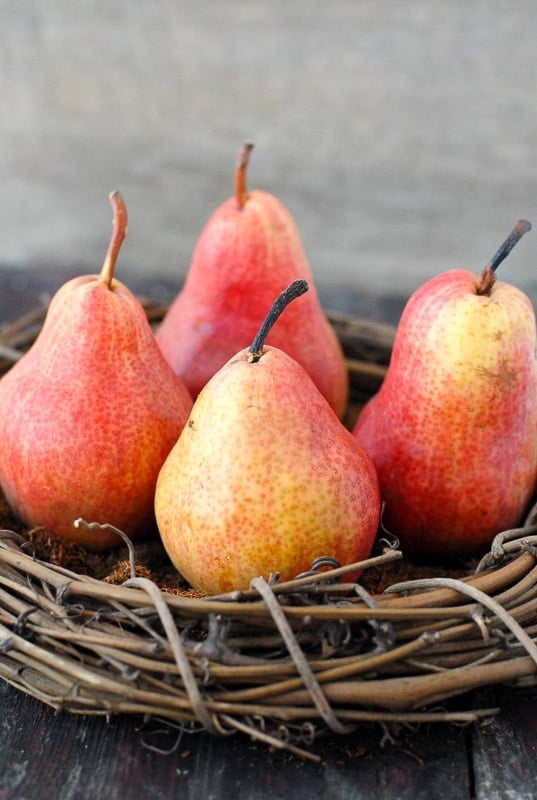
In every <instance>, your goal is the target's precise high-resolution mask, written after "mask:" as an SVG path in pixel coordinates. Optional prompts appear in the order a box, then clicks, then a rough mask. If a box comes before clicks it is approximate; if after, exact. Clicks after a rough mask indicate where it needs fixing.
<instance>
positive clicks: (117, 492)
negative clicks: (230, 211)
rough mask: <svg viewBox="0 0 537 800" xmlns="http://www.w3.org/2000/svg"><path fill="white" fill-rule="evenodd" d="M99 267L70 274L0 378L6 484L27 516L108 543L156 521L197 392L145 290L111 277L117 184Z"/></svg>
mask: <svg viewBox="0 0 537 800" xmlns="http://www.w3.org/2000/svg"><path fill="white" fill-rule="evenodd" d="M110 202H111V204H112V206H113V209H114V226H113V233H112V238H111V240H110V245H109V249H108V252H107V255H106V258H105V261H104V264H103V268H102V271H101V273H100V275H84V276H81V277H77V278H74V279H72V280H70V281H68V282H67V283H65V284H64V285H63V286H62V287H61V288H60V289H59V290H58V291H57V292H56V294H55V295H54V297H53V299H52V301H51V303H50V306H49V308H48V311H47V315H46V319H45V322H44V324H43V327H42V329H41V331H40V333H39V335H38V337H37V339H36V340H35V342H34V344H33V345H32V347H31V349H30V350H29V351H28V352H27V353H26V354H25V355H24V356H23V357H22V358H21V359H20V361H18V362H17V363H16V364H15V365H14V366H13V367H12V368H11V370H10V371H9V372H8V373H7V374H6V375H4V377H3V378H2V379H1V380H0V442H1V447H0V486H1V488H2V490H3V491H4V494H5V496H6V499H7V501H8V502H9V504H10V506H11V507H12V508H13V510H14V511H15V512H16V514H17V515H18V516H19V517H20V519H21V520H22V521H23V522H24V523H26V525H28V526H44V527H46V528H49V529H51V530H52V531H54V532H55V533H57V534H59V535H61V536H63V537H65V539H67V540H69V541H72V542H79V543H81V544H83V545H85V546H87V547H88V548H90V549H94V550H102V549H107V548H109V547H114V546H117V545H119V544H121V539H120V538H119V537H118V536H117V535H116V534H114V533H112V532H110V531H108V530H106V531H99V532H96V531H93V530H88V529H87V528H86V527H83V526H82V527H78V528H75V527H74V525H73V523H74V521H75V520H76V519H77V518H78V517H82V518H83V519H85V520H87V521H88V522H96V523H100V524H108V525H113V526H115V527H118V528H120V529H121V530H123V531H124V532H125V533H127V534H128V535H129V536H130V537H132V538H137V537H139V536H141V535H142V534H143V533H145V532H147V531H148V529H150V527H151V526H154V512H153V496H154V489H155V483H156V479H157V475H158V472H159V470H160V467H161V466H162V463H163V461H164V459H165V458H166V456H167V455H168V452H169V451H170V449H171V447H172V445H173V444H174V443H175V441H176V440H177V438H178V436H179V434H180V432H181V430H182V428H183V425H184V424H185V422H186V419H187V417H188V414H189V412H190V409H191V407H192V399H191V397H190V395H189V393H188V391H187V389H186V387H185V386H184V384H183V382H182V381H181V379H180V378H179V377H178V376H177V375H176V374H175V373H174V372H173V370H172V369H171V368H170V366H169V364H168V363H167V362H166V360H165V359H164V357H163V356H162V353H161V352H160V349H159V347H158V346H157V344H156V342H155V338H154V334H153V331H152V330H151V327H150V326H149V323H148V321H147V317H146V314H145V312H144V309H143V307H142V305H141V304H140V302H139V300H138V299H137V298H136V297H135V296H134V295H133V294H132V293H131V292H130V291H129V289H127V288H126V287H125V286H124V285H123V284H122V283H120V282H119V281H118V280H116V279H115V278H114V277H113V271H114V266H115V262H116V258H117V255H118V252H119V249H120V246H121V243H122V241H123V238H124V236H125V234H126V229H127V212H126V209H125V206H124V203H123V201H122V199H121V196H120V195H119V194H118V193H117V192H116V193H113V194H111V195H110Z"/></svg>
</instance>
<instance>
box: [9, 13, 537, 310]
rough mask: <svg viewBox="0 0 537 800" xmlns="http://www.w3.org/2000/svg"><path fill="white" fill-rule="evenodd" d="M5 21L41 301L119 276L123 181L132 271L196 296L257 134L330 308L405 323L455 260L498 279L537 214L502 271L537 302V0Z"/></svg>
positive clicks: (12, 194)
mask: <svg viewBox="0 0 537 800" xmlns="http://www.w3.org/2000/svg"><path fill="white" fill-rule="evenodd" d="M0 12H1V20H2V24H1V26H0V63H1V70H0V81H1V86H0V103H1V114H0V182H1V198H2V199H1V214H0V273H1V275H2V276H3V280H4V286H5V285H7V284H9V287H10V288H11V289H15V290H17V291H18V292H19V295H20V296H21V297H22V296H24V297H26V296H27V293H26V294H25V292H26V290H27V288H28V287H30V288H32V289H33V288H35V287H38V288H39V286H41V283H40V281H42V282H43V286H44V285H45V284H46V283H47V281H49V283H50V276H51V275H52V276H53V278H54V279H56V277H58V279H59V278H60V276H61V277H62V278H63V277H65V276H71V275H75V274H78V273H79V272H81V271H90V272H94V271H98V270H99V269H100V266H101V263H102V260H103V257H104V253H105V250H106V247H107V244H108V239H109V236H110V231H111V209H110V206H109V204H108V201H107V199H106V198H107V194H108V192H109V191H111V190H112V189H119V190H120V191H121V192H122V194H123V196H124V198H125V201H126V204H127V207H128V211H129V235H128V238H127V240H126V242H125V245H124V247H123V250H122V254H121V257H120V262H119V265H118V271H117V275H118V277H119V278H120V279H121V280H123V281H124V282H126V283H127V284H129V285H131V287H133V288H136V287H137V286H138V285H140V283H142V284H143V285H144V286H145V285H146V284H147V283H150V284H151V286H152V291H154V292H156V293H157V294H158V292H166V291H169V290H170V289H175V288H177V289H178V288H179V286H180V284H181V282H182V280H183V278H184V275H185V273H186V271H187V269H188V264H189V261H190V256H191V253H192V249H193V247H194V244H195V241H196V239H197V237H198V235H199V233H200V231H201V228H202V226H203V225H204V223H205V221H206V220H207V218H208V217H209V215H210V214H211V213H212V211H213V210H214V209H215V208H216V207H217V206H218V205H219V204H220V203H222V202H223V201H224V200H225V199H226V198H227V197H228V196H230V195H231V194H232V193H233V172H234V167H235V160H236V157H237V154H238V152H239V149H240V147H241V144H242V142H243V141H244V140H245V139H250V140H252V141H253V142H254V143H255V149H254V151H253V154H252V157H251V161H250V167H249V173H248V184H249V187H250V188H262V189H265V190H267V191H270V192H272V193H274V194H276V195H277V196H278V197H279V198H280V200H282V202H283V203H284V204H285V205H286V206H287V207H288V209H289V210H290V211H291V213H292V214H293V216H294V218H295V221H296V223H297V225H298V227H299V230H300V232H301V234H302V239H303V243H304V247H305V250H306V253H307V255H308V258H309V261H310V263H311V267H312V270H313V274H314V277H315V279H316V282H317V284H318V287H319V289H320V292H321V296H322V298H323V301H324V302H325V304H326V305H330V306H336V307H340V308H342V309H343V310H347V309H349V310H358V311H360V312H362V311H363V312H364V313H370V314H372V315H373V316H375V315H376V316H382V315H385V316H386V314H387V313H388V312H387V311H386V308H385V306H383V305H382V303H383V302H385V301H386V298H387V297H388V298H389V297H391V298H395V300H394V302H395V304H396V307H398V306H397V304H398V303H399V302H400V301H402V300H403V299H404V298H405V297H406V296H407V295H408V294H410V292H411V291H413V290H414V289H415V288H416V287H417V285H418V284H419V283H420V282H422V281H423V280H425V279H427V278H429V277H431V276H432V275H434V274H436V273H437V272H439V271H442V270H444V269H447V268H450V267H454V266H465V267H469V268H471V269H474V270H476V271H478V270H480V269H481V267H482V266H483V265H484V264H485V262H486V261H487V260H488V258H489V257H490V256H492V254H493V252H494V251H495V250H496V247H497V246H498V245H499V244H500V242H501V241H502V240H503V238H504V237H505V235H507V233H508V232H509V230H510V229H511V227H512V225H513V224H514V222H515V221H516V220H517V219H518V218H519V217H526V218H528V219H530V220H532V221H533V223H534V227H535V230H534V232H533V233H530V234H529V235H528V236H527V237H525V239H524V240H523V242H522V243H521V244H520V245H519V246H518V248H517V249H516V250H515V251H513V254H512V255H511V256H510V258H509V261H508V262H506V263H505V264H504V265H503V267H502V273H501V274H502V277H503V278H504V279H505V280H509V281H513V282H516V283H517V284H518V285H519V286H521V288H523V289H525V290H526V291H528V292H529V293H530V294H532V295H533V296H535V295H537V48H536V42H537V13H536V6H535V2H534V0H516V1H515V2H507V1H506V2H500V1H499V0H450V2H444V1H443V0H406V2H401V0H332V2H330V3H324V2H316V0H293V1H292V2H290V0H271V2H268V0H266V1H265V2H262V0H250V1H249V2H247V3H246V2H239V0H227V1H226V2H221V1H220V2H218V0H197V2H186V0H176V2H172V0H133V1H132V2H130V3H129V2H127V1H126V0H116V2H114V3H111V2H109V1H108V0H107V1H106V2H105V0H87V2H83V3H74V2H72V0H55V2H54V3H42V2H40V1H39V0H18V2H16V3H14V2H9V0H0ZM6 281H7V284H6ZM379 298H380V300H379ZM394 307H395V306H393V305H392V306H390V307H389V314H392V313H393V308H394ZM16 310H17V309H16V308H15V307H14V308H13V313H14V312H15V311H16Z"/></svg>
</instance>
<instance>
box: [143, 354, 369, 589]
mask: <svg viewBox="0 0 537 800" xmlns="http://www.w3.org/2000/svg"><path fill="white" fill-rule="evenodd" d="M256 352H257V351H256ZM257 356H258V358H257V359H252V348H250V350H248V349H245V350H242V351H240V352H239V353H237V354H236V355H235V356H234V357H233V358H231V359H230V360H229V361H228V362H227V363H226V364H225V365H224V366H223V367H221V369H220V370H218V372H217V373H216V374H215V375H214V376H213V377H212V378H211V379H210V380H209V382H208V383H207V384H206V386H205V387H204V388H203V389H202V391H201V392H200V394H199V395H198V397H197V399H196V400H195V402H194V406H193V408H192V412H191V414H190V417H189V420H188V422H187V424H186V425H185V427H184V429H183V432H182V433H181V436H180V437H179V439H178V441H177V443H176V444H175V446H174V447H173V449H172V451H171V452H170V454H169V456H168V458H167V459H166V461H165V462H164V465H163V467H162V469H161V471H160V474H159V477H158V481H157V488H156V493H155V513H156V518H157V524H158V528H159V532H160V535H161V538H162V541H163V544H164V547H165V549H166V551H167V553H168V555H169V557H170V559H171V560H172V562H173V563H174V565H175V566H176V568H177V569H178V571H179V572H180V573H181V574H182V575H183V576H184V577H185V578H186V580H187V581H188V582H189V583H190V584H191V586H193V587H194V588H196V589H198V590H202V591H205V592H207V593H208V594H219V593H222V592H227V591H230V590H235V589H247V588H248V586H249V584H250V581H251V579H252V578H254V577H256V576H259V575H263V576H265V577H266V578H268V577H269V576H270V575H271V574H272V573H276V572H278V573H279V574H280V576H281V579H282V580H287V579H291V578H293V577H295V576H296V575H297V574H299V573H300V572H303V571H305V570H308V569H309V568H310V566H311V563H312V561H313V560H314V559H315V558H317V557H319V556H326V555H328V556H332V557H334V558H335V559H337V561H339V562H340V563H341V564H349V563H354V562H356V561H359V560H361V559H363V558H366V557H367V556H368V555H369V553H370V551H371V549H372V546H373V543H374V539H375V535H376V532H377V527H378V522H379V515H380V495H379V487H378V481H377V476H376V473H375V469H374V467H373V464H372V462H371V459H370V458H369V456H368V455H367V454H366V453H365V451H364V448H363V447H362V446H361V445H360V444H359V442H358V441H357V440H356V438H354V437H353V436H352V434H351V433H350V431H348V430H347V429H346V428H345V427H344V426H343V424H342V423H341V422H340V420H339V419H338V417H337V416H336V414H335V413H334V411H333V410H332V408H331V407H330V406H329V404H328V403H327V401H326V400H325V398H324V397H323V396H322V395H321V393H320V392H319V390H318V389H317V388H316V386H315V385H314V384H313V382H312V380H311V378H310V377H309V375H308V374H307V373H306V371H305V370H304V368H303V367H302V366H301V365H300V364H298V362H296V361H295V360H294V359H293V358H291V357H290V356H288V355H287V354H286V353H285V352H283V351H282V350H280V349H278V348H275V347H270V346H264V347H263V349H262V351H261V352H260V353H259V352H258V353H257Z"/></svg>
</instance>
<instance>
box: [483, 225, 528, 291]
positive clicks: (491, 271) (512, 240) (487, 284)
mask: <svg viewBox="0 0 537 800" xmlns="http://www.w3.org/2000/svg"><path fill="white" fill-rule="evenodd" d="M528 231H531V222H528V220H527V219H519V220H518V222H517V224H516V225H515V227H514V228H513V230H512V231H511V233H510V234H509V236H508V237H507V239H506V240H505V241H504V242H503V244H502V245H500V247H499V248H498V250H497V251H496V253H495V254H494V255H493V257H492V258H491V260H490V261H489V263H488V264H487V266H486V267H485V268H484V269H483V271H482V272H481V275H480V277H479V281H478V283H477V294H489V292H490V290H491V289H492V286H493V284H494V281H495V280H496V275H495V272H496V270H497V269H498V267H499V266H500V264H501V263H502V261H504V260H505V259H506V258H507V256H508V255H509V253H510V252H511V250H512V249H513V247H514V246H515V245H516V244H517V242H519V241H520V240H521V239H522V237H523V236H524V234H525V233H528Z"/></svg>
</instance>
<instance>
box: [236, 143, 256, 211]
mask: <svg viewBox="0 0 537 800" xmlns="http://www.w3.org/2000/svg"><path fill="white" fill-rule="evenodd" d="M253 149H254V146H253V144H252V142H245V143H244V144H243V146H242V150H241V152H240V154H239V159H238V161H237V166H236V168H235V197H236V199H237V205H238V207H239V208H244V206H245V203H246V201H247V200H248V192H247V190H246V170H247V169H248V162H249V160H250V153H251V152H252V150H253Z"/></svg>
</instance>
